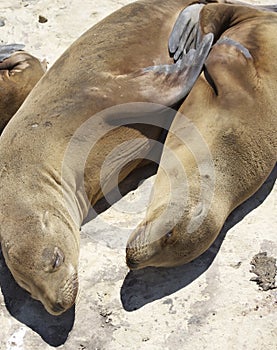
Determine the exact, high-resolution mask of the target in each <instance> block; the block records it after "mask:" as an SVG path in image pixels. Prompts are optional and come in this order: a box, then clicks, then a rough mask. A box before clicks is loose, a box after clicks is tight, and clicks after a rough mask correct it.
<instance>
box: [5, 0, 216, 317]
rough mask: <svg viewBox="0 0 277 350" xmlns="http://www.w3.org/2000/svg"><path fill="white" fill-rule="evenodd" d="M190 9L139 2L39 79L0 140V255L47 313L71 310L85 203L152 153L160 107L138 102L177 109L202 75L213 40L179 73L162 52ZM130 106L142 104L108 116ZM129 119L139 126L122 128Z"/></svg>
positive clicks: (175, 1) (163, 121)
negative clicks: (145, 117)
mask: <svg viewBox="0 0 277 350" xmlns="http://www.w3.org/2000/svg"><path fill="white" fill-rule="evenodd" d="M192 2H193V1H190V0H172V1H170V2H168V1H167V0H162V1H160V0H153V1H139V2H135V3H132V4H130V5H128V6H126V7H124V8H122V9H120V10H119V11H117V12H115V13H113V14H112V15H110V16H109V17H107V18H106V19H104V20H102V21H101V22H99V23H98V24H96V25H95V26H94V27H93V28H91V29H90V30H88V31H87V32H86V33H85V34H83V35H82V36H81V37H80V38H79V39H78V40H77V41H76V42H75V43H73V44H72V45H71V47H70V48H69V49H68V50H67V51H66V52H65V53H64V54H63V55H62V56H61V58H60V59H58V61H57V62H56V63H55V64H54V65H53V66H52V68H51V69H50V70H49V71H48V72H47V73H46V74H45V75H44V77H43V78H42V79H41V80H40V81H39V83H38V84H37V85H36V87H35V88H34V89H33V91H32V92H31V94H30V95H29V96H28V98H27V100H26V101H25V102H24V104H23V106H22V107H21V108H20V109H19V111H18V112H17V113H16V115H15V116H14V117H13V118H12V120H11V121H10V123H9V124H8V126H7V127H6V128H5V130H4V132H3V134H2V136H1V139H0V201H1V212H0V237H1V245H2V250H3V254H4V257H5V261H6V263H7V265H8V267H9V269H10V270H11V272H12V274H13V276H14V278H15V280H16V281H17V282H18V284H19V285H20V286H22V287H23V288H25V289H26V290H27V291H29V292H30V293H31V295H32V296H33V297H34V298H36V299H39V300H40V301H41V302H42V303H43V305H44V306H45V308H46V309H47V311H48V312H49V313H51V314H54V315H58V314H60V313H62V312H64V311H65V310H67V309H68V308H70V307H71V306H72V305H73V304H74V302H75V298H76V294H77V289H78V276H77V271H78V257H79V228H80V225H81V223H82V221H83V219H84V218H85V217H86V215H87V212H88V210H89V207H90V203H92V204H94V203H95V202H96V201H97V200H98V199H99V198H101V197H102V196H103V192H106V191H108V190H109V189H110V188H112V187H113V186H114V179H115V180H116V182H117V180H118V179H117V169H118V168H121V166H122V165H124V164H125V166H124V169H123V170H122V171H121V173H120V177H119V181H120V180H122V179H123V178H124V177H126V176H127V175H128V174H129V173H130V172H131V171H132V170H133V169H134V168H135V167H136V166H137V165H138V164H139V162H140V159H141V158H144V157H145V156H146V155H147V154H148V152H149V151H150V150H151V147H152V143H151V142H150V141H149V138H153V139H158V138H159V136H160V133H161V129H160V126H164V125H168V121H167V118H168V115H167V114H166V113H165V114H164V115H163V113H162V112H163V108H164V107H163V106H157V105H155V106H154V109H153V110H152V111H151V110H150V111H148V110H147V108H146V110H145V108H144V103H141V102H155V103H156V104H162V105H167V106H171V105H174V104H176V103H178V102H179V101H180V100H181V99H182V98H184V97H185V96H186V95H187V94H188V92H189V91H190V89H191V87H192V86H193V84H194V81H195V80H196V79H197V77H198V75H199V74H200V71H201V69H202V66H203V62H204V60H205V58H206V56H207V54H208V52H209V50H210V47H211V44H212V34H207V35H206V36H203V38H202V40H200V41H198V42H197V44H196V45H194V48H193V49H192V50H189V51H188V52H187V54H184V55H183V56H182V58H181V59H180V60H178V62H177V63H176V64H175V63H174V61H173V59H172V58H170V56H169V53H168V46H167V42H168V37H169V34H170V31H171V30H172V27H173V24H174V22H175V20H176V18H177V17H178V15H179V13H180V11H181V10H182V9H183V8H184V7H186V6H188V5H189V4H191V3H192ZM128 102H140V103H141V104H138V105H137V109H136V110H134V109H133V107H132V105H127V107H126V108H125V107H123V108H122V107H119V108H114V109H113V106H118V105H121V106H122V104H126V103H128ZM140 106H141V107H140ZM107 108H109V110H108V111H106V109H107ZM140 108H141V109H140ZM141 113H149V114H150V115H155V116H156V117H157V118H158V120H159V123H158V124H159V125H158V126H156V125H155V124H153V125H150V126H149V125H146V126H145V125H141V124H139V121H140V119H139V118H136V116H134V117H133V116H132V115H133V114H134V115H138V116H139V115H140V114H141ZM160 114H161V115H160ZM130 115H131V116H130ZM159 115H160V116H159ZM126 116H128V117H130V118H131V119H129V122H128V123H129V124H133V123H136V124H135V125H123V126H122V118H123V120H124V118H125V117H126ZM125 119H126V118H125ZM127 119H128V118H127ZM79 131H80V132H79ZM94 141H95V144H94V147H93V149H92V150H91V148H92V144H93V143H94ZM126 144H127V146H124V145H126ZM120 145H123V147H122V148H121V149H119V148H120ZM117 147H118V148H117ZM115 149H117V152H116V154H114V156H113V157H111V158H109V159H108V161H106V165H107V166H106V168H105V169H106V170H105V171H104V172H102V173H101V168H102V165H103V163H104V161H105V160H106V158H107V156H108V155H109V154H110V153H111V152H112V151H113V150H115ZM86 153H87V154H86ZM87 156H88V157H87ZM133 158H135V160H134V161H133V162H132V161H131V160H132V159H133ZM126 163H127V164H126ZM100 177H102V179H104V185H105V189H104V190H105V191H104V190H103V188H101V178H100Z"/></svg>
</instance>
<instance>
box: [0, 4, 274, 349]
mask: <svg viewBox="0 0 277 350" xmlns="http://www.w3.org/2000/svg"><path fill="white" fill-rule="evenodd" d="M129 2H131V1H128V0H122V1H115V0H103V1H101V2H100V1H99V2H96V1H91V0H83V1H80V0H26V1H24V0H22V1H16V0H1V2H0V23H2V25H3V24H4V25H3V26H1V27H0V38H1V42H3V43H12V42H18V43H24V44H25V45H26V50H27V51H29V52H30V53H32V54H34V55H36V56H37V57H39V58H40V59H46V60H47V62H48V63H49V66H51V65H52V64H53V62H54V61H55V60H56V59H57V58H58V57H59V55H60V54H61V53H62V52H63V51H64V50H65V49H66V48H67V47H68V46H69V45H70V44H71V43H72V42H73V41H74V39H76V38H77V37H78V36H79V35H80V34H81V33H83V32H84V31H85V30H86V29H88V28H89V27H91V26H92V25H93V24H94V23H96V22H97V21H99V20H100V19H101V18H103V17H104V16H106V15H108V14H109V13H111V12H112V11H114V10H116V9H117V8H120V7H121V6H123V5H124V4H127V3H129ZM256 3H257V2H256ZM263 3H266V1H263ZM268 3H270V2H269V1H268ZM40 22H44V23H40ZM276 173H277V171H276V169H275V172H273V173H272V174H271V176H270V177H269V178H268V180H267V181H266V183H265V184H264V186H263V187H262V188H261V189H260V191H259V192H258V193H256V194H255V195H254V196H253V197H252V198H250V200H248V201H247V202H246V203H244V204H243V205H241V206H240V207H239V208H238V209H237V210H236V211H235V212H234V213H232V215H231V216H230V218H229V219H228V221H227V223H226V225H225V227H224V229H223V230H222V233H221V235H220V237H219V239H218V240H217V241H216V242H215V244H214V245H213V246H212V247H211V248H210V249H209V250H208V251H207V252H206V253H205V254H204V255H202V256H201V257H200V258H199V259H196V260H195V261H194V262H192V263H190V264H188V265H185V266H182V267H179V268H174V269H150V268H149V269H146V270H143V271H138V272H133V273H130V272H129V271H128V269H127V267H126V265H125V261H124V259H125V251H124V246H125V244H126V240H127V237H128V235H129V234H130V232H131V231H132V229H133V228H134V227H135V226H136V224H137V223H138V222H139V220H140V219H141V218H142V217H143V214H144V212H143V210H142V209H141V208H143V206H144V205H142V204H143V203H144V202H143V200H144V198H146V197H147V196H148V194H149V191H150V188H151V184H152V183H153V178H149V179H147V180H146V181H145V182H144V183H143V184H142V185H141V186H140V187H139V188H138V190H136V191H132V192H130V193H129V194H128V195H127V196H126V197H125V198H124V199H123V200H121V201H120V202H119V203H118V204H117V206H114V207H112V208H111V209H109V210H107V211H106V212H104V213H103V214H101V215H100V216H98V217H97V218H96V219H95V220H93V221H90V222H88V223H87V224H86V225H84V227H83V228H82V233H81V256H80V271H79V273H80V294H79V296H78V301H77V304H76V307H75V312H74V310H71V311H70V312H68V313H66V314H65V315H62V316H60V317H52V316H50V315H49V314H47V312H46V311H45V310H44V308H43V307H42V306H41V304H40V303H39V302H36V301H34V300H32V299H31V298H30V297H29V296H28V295H27V293H25V292H24V291H23V290H22V289H20V288H19V287H18V286H17V285H16V284H15V282H14V281H13V279H12V278H11V276H10V273H9V271H8V269H7V268H6V267H5V264H4V261H3V257H2V256H1V257H0V286H1V293H0V349H1V350H21V349H22V350H23V349H24V350H32V349H40V350H46V349H50V348H52V347H59V348H61V349H70V350H71V349H74V350H75V349H76V350H77V349H79V350H81V349H93V350H94V349H95V350H96V349H101V350H102V349H109V350H110V349H112V350H113V349H150V350H160V349H164V350H166V349H197V350H198V349H209V350H215V349H247V350H248V349H249V350H260V349H267V350H271V349H272V350H273V349H276V348H277V291H276V289H275V290H274V289H270V290H268V291H262V290H260V289H259V287H258V285H257V284H256V283H254V282H251V281H250V278H251V277H253V273H250V261H251V259H252V257H253V256H254V255H255V254H257V253H259V252H262V251H266V252H267V253H268V255H269V256H273V257H276V256H277V241H276V231H277V230H276V229H277V218H276V212H277V211H276V209H277V201H276V191H277V186H276V185H275V186H274V181H275V179H276ZM130 208H133V209H132V210H133V212H132V210H130ZM136 208H139V209H136Z"/></svg>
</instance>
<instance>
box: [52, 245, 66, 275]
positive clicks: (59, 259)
mask: <svg viewBox="0 0 277 350" xmlns="http://www.w3.org/2000/svg"><path fill="white" fill-rule="evenodd" d="M63 262H64V254H63V252H62V251H61V250H60V249H59V248H58V247H55V249H54V256H53V261H52V267H53V269H54V270H56V269H58V268H59V267H60V266H61V265H62V263H63Z"/></svg>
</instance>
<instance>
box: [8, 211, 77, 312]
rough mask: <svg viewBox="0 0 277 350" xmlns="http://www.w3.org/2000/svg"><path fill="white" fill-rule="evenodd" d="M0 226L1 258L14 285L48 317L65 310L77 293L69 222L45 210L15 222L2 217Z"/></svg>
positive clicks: (75, 251)
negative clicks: (3, 219)
mask: <svg viewBox="0 0 277 350" xmlns="http://www.w3.org/2000/svg"><path fill="white" fill-rule="evenodd" d="M2 227H5V234H2V233H1V235H2V237H3V236H5V239H2V250H3V255H4V257H5V261H6V264H7V266H8V268H9V269H10V271H11V273H12V275H13V277H14V278H15V280H16V282H17V283H18V284H19V285H20V286H21V287H22V288H24V289H25V290H27V291H28V292H29V293H30V294H31V296H32V297H33V298H34V299H37V300H39V301H41V303H42V304H43V305H44V307H45V309H46V310H47V311H48V312H49V313H50V314H52V315H59V314H61V313H63V312H64V311H66V310H68V309H69V308H70V307H71V306H72V305H73V304H74V302H75V299H76V295H77V291H78V275H77V269H78V255H79V243H78V239H77V238H75V237H78V236H77V233H76V235H74V234H72V232H74V231H73V230H74V228H73V227H72V226H71V225H70V222H69V221H68V220H63V218H62V217H61V215H59V213H57V212H54V211H53V212H52V213H50V212H49V211H47V212H45V213H44V214H43V215H37V214H36V215H35V214H33V215H32V214H30V215H28V216H26V217H23V218H18V217H17V218H16V221H15V220H11V219H9V218H6V220H5V225H2ZM19 228H20V229H19ZM7 231H9V232H7ZM78 234H79V232H78ZM19 235H20V237H18V236H19Z"/></svg>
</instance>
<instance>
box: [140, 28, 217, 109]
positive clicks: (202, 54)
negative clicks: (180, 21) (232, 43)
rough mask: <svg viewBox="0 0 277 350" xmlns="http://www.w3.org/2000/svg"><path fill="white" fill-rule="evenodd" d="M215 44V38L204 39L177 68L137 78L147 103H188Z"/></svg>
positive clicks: (169, 66) (155, 69) (153, 68)
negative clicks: (183, 101)
mask: <svg viewBox="0 0 277 350" xmlns="http://www.w3.org/2000/svg"><path fill="white" fill-rule="evenodd" d="M212 43H213V34H212V33H209V34H206V35H205V36H203V39H202V40H201V41H200V42H199V43H198V44H197V48H196V49H190V50H189V51H188V53H184V54H183V55H182V56H181V58H180V59H179V60H178V61H177V62H176V63H173V64H167V65H160V66H151V67H147V68H144V69H142V70H141V71H140V73H139V74H138V75H137V76H136V77H135V80H136V82H137V84H139V91H140V93H141V95H142V96H144V97H145V98H146V100H147V101H149V102H153V103H158V104H162V105H165V106H173V105H175V104H176V103H178V102H179V101H180V100H182V99H184V98H185V97H186V96H187V95H188V94H189V92H190V90H191V89H192V87H193V85H194V83H195V81H196V80H197V78H198V76H199V74H200V73H201V71H202V68H203V65H204V62H205V60H206V58H207V56H208V54H209V51H210V48H211V46H212Z"/></svg>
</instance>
